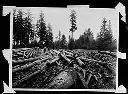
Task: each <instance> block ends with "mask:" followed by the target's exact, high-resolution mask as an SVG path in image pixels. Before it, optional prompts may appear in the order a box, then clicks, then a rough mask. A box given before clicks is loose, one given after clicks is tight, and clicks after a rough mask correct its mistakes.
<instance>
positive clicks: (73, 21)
mask: <svg viewBox="0 0 128 94" xmlns="http://www.w3.org/2000/svg"><path fill="white" fill-rule="evenodd" d="M70 21H71V29H70V32H71V33H72V38H73V33H74V32H75V30H77V27H76V11H75V10H72V11H71V14H70Z"/></svg>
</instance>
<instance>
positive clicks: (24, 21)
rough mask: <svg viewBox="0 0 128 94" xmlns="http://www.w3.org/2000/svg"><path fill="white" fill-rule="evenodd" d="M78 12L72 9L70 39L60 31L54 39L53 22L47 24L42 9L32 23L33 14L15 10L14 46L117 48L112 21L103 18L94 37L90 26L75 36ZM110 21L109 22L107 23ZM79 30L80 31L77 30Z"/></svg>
mask: <svg viewBox="0 0 128 94" xmlns="http://www.w3.org/2000/svg"><path fill="white" fill-rule="evenodd" d="M76 18H77V15H76V12H75V11H74V10H72V11H71V15H70V22H71V28H70V32H71V36H69V39H68V41H67V40H66V37H65V35H64V34H62V35H61V31H59V34H58V36H57V37H56V40H55V41H53V33H52V26H51V24H48V25H46V22H45V20H44V13H43V12H42V11H41V12H40V14H39V19H38V20H37V23H36V24H32V14H31V12H30V11H27V13H25V12H24V11H22V10H21V9H19V10H16V9H14V11H13V48H24V47H36V46H38V47H40V48H43V47H47V48H52V49H88V50H116V46H117V45H116V40H115V39H114V38H113V35H112V29H111V21H110V20H109V21H107V20H106V19H105V18H103V21H102V24H101V28H100V32H99V33H98V34H97V37H96V39H94V36H93V32H92V31H91V29H90V28H88V29H87V30H86V31H85V32H84V33H83V34H82V35H80V36H79V38H78V39H74V38H73V33H74V32H75V30H77V25H76ZM107 22H108V23H107ZM77 32H78V31H77Z"/></svg>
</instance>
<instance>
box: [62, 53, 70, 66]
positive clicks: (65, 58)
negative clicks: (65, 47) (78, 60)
mask: <svg viewBox="0 0 128 94" xmlns="http://www.w3.org/2000/svg"><path fill="white" fill-rule="evenodd" d="M60 56H61V57H62V58H63V59H64V60H66V61H67V62H68V63H69V64H70V63H71V61H70V60H69V59H68V58H67V57H66V56H65V55H63V54H60Z"/></svg>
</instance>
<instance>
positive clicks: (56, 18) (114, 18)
mask: <svg viewBox="0 0 128 94" xmlns="http://www.w3.org/2000/svg"><path fill="white" fill-rule="evenodd" d="M24 9H25V10H26V9H27V10H28V9H29V10H30V11H31V14H32V16H33V24H36V22H37V19H39V13H40V11H42V12H43V13H44V17H45V18H44V19H45V21H46V25H47V24H49V23H50V24H51V26H52V32H53V40H55V39H56V36H58V34H59V30H60V31H61V33H62V34H64V35H65V36H66V39H67V40H68V38H69V35H70V34H71V33H70V32H69V29H70V28H71V24H70V16H69V15H70V13H71V9H74V10H75V11H76V13H77V18H76V22H77V24H76V26H77V30H76V31H75V32H74V38H75V39H78V38H79V36H80V35H81V34H83V32H84V31H85V30H87V29H88V28H90V29H91V31H92V32H93V35H94V38H96V36H97V33H99V32H100V26H101V24H102V20H103V17H105V18H106V20H107V21H108V20H111V25H112V32H113V36H114V38H117V30H118V27H117V26H118V14H117V11H115V10H114V9H90V8H35V7H33V8H24Z"/></svg>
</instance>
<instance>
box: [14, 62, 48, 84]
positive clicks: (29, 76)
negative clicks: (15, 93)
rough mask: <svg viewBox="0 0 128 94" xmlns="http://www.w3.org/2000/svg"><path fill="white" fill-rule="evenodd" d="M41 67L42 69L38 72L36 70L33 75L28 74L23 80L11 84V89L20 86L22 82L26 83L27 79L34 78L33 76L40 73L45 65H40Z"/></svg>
mask: <svg viewBox="0 0 128 94" xmlns="http://www.w3.org/2000/svg"><path fill="white" fill-rule="evenodd" d="M41 66H42V67H41V69H40V70H38V71H36V72H34V73H32V74H30V75H27V76H25V77H24V78H22V79H20V80H18V81H16V82H15V83H13V84H12V86H13V87H16V86H17V85H19V84H21V83H22V82H24V81H26V80H29V79H30V78H32V77H33V76H35V75H37V74H38V73H40V72H42V71H43V70H44V67H45V66H46V63H43V64H41Z"/></svg>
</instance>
